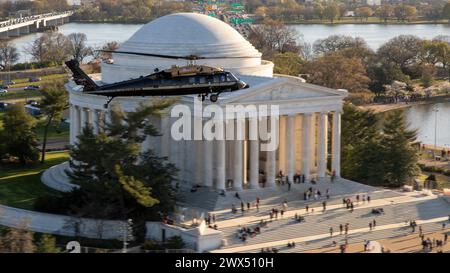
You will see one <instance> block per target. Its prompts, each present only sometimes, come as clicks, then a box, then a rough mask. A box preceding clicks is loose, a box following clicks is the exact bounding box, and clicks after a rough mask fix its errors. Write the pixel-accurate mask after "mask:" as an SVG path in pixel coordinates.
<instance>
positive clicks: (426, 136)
mask: <svg viewBox="0 0 450 273" xmlns="http://www.w3.org/2000/svg"><path fill="white" fill-rule="evenodd" d="M433 109H437V110H438V111H437V113H436V112H435V111H433ZM405 115H406V119H407V121H408V122H409V126H410V128H414V129H417V130H418V134H417V140H418V141H420V142H422V143H425V144H430V145H434V137H435V135H436V136H437V137H436V144H437V146H440V147H445V148H450V103H437V104H427V105H415V106H412V107H410V108H408V109H405ZM436 121H437V122H436ZM435 128H437V130H436V132H437V133H436V134H435Z"/></svg>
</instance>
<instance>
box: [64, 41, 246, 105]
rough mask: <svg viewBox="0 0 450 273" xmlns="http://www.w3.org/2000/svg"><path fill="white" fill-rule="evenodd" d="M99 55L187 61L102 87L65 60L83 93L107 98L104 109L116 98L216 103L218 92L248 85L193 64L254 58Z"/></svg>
mask: <svg viewBox="0 0 450 273" xmlns="http://www.w3.org/2000/svg"><path fill="white" fill-rule="evenodd" d="M102 52H107V53H118V54H132V55H140V56H151V57H159V58H169V59H185V60H188V64H187V65H186V66H175V65H174V66H172V67H171V68H168V69H164V70H162V71H159V70H158V69H155V71H154V73H153V74H150V75H147V76H141V77H139V78H136V79H130V80H126V81H121V82H116V83H112V84H106V85H97V84H96V83H95V82H94V81H93V80H92V79H91V78H90V77H89V76H88V75H86V73H85V72H84V71H83V70H82V69H81V68H80V65H79V62H78V61H77V60H70V61H67V62H66V65H67V67H68V68H69V69H70V70H71V71H72V73H73V80H74V81H75V83H76V84H78V85H82V86H84V88H83V92H85V93H87V94H95V95H102V96H106V97H108V98H109V99H108V102H107V103H106V104H105V107H107V106H108V104H109V103H110V102H111V100H112V99H114V98H115V97H119V96H180V95H191V94H197V95H198V96H199V97H200V98H201V99H202V101H203V100H205V98H206V97H208V96H209V99H210V100H211V102H216V101H217V100H218V97H219V95H220V94H221V93H222V92H233V91H236V90H240V89H244V88H248V87H249V85H248V84H246V83H245V82H243V81H241V80H239V79H238V78H237V77H236V76H234V75H233V74H232V73H231V72H228V71H224V70H223V69H221V68H216V67H210V66H206V65H196V64H195V61H196V60H200V59H222V58H254V57H200V56H196V55H189V56H171V55H160V54H149V53H138V52H126V51H107V50H102Z"/></svg>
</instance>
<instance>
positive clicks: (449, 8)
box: [441, 2, 450, 24]
mask: <svg viewBox="0 0 450 273" xmlns="http://www.w3.org/2000/svg"><path fill="white" fill-rule="evenodd" d="M441 17H442V19H446V20H448V23H449V24H450V2H447V3H446V4H445V6H444V8H443V9H442V14H441Z"/></svg>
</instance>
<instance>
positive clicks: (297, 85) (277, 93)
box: [226, 78, 347, 103]
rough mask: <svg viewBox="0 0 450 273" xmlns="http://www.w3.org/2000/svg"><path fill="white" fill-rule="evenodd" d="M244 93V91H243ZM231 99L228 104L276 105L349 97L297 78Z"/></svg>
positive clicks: (269, 83)
mask: <svg viewBox="0 0 450 273" xmlns="http://www.w3.org/2000/svg"><path fill="white" fill-rule="evenodd" d="M243 91H244V90H243ZM245 91H246V92H240V94H238V95H237V96H233V97H230V98H228V99H227V100H226V102H227V103H262V102H267V103H274V102H293V101H299V102H301V101H308V100H314V99H317V100H320V99H330V98H334V99H337V100H339V98H341V99H343V98H344V97H346V96H347V92H345V91H342V90H335V89H330V88H327V87H323V86H318V85H313V84H308V83H304V82H301V81H299V80H298V79H296V78H293V79H291V78H278V79H274V80H273V81H269V82H267V83H265V84H263V85H261V86H255V87H254V88H250V89H247V90H245Z"/></svg>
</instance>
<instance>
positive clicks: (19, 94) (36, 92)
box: [0, 90, 42, 99]
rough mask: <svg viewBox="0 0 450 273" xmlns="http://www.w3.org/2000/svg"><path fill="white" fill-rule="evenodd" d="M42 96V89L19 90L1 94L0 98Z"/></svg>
mask: <svg viewBox="0 0 450 273" xmlns="http://www.w3.org/2000/svg"><path fill="white" fill-rule="evenodd" d="M40 96H42V94H41V91H40V90H18V91H10V92H8V93H6V94H2V95H0V99H27V98H34V97H40Z"/></svg>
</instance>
